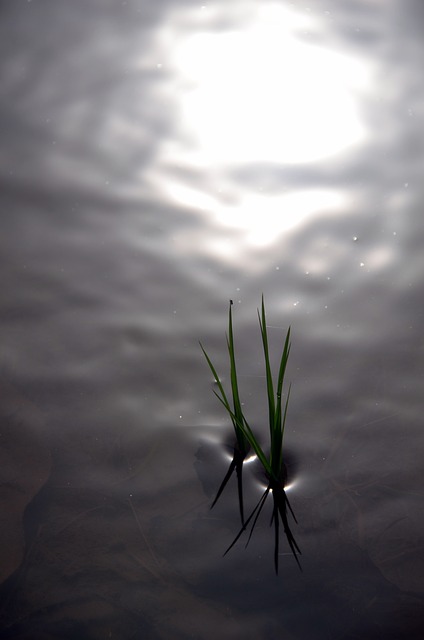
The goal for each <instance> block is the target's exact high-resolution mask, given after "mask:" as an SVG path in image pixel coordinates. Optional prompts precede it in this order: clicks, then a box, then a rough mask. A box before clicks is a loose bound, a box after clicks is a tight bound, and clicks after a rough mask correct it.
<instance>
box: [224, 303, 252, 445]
mask: <svg viewBox="0 0 424 640" xmlns="http://www.w3.org/2000/svg"><path fill="white" fill-rule="evenodd" d="M231 307H232V302H230V308H229V312H228V336H227V347H228V354H229V356H230V380H231V392H232V395H233V407H234V415H235V416H236V423H235V429H236V435H237V440H238V443H239V447H240V448H241V449H242V450H245V451H246V452H247V450H248V449H249V447H248V446H247V444H248V443H247V441H246V438H245V436H244V433H243V430H242V429H240V428H239V426H238V425H239V424H240V423H243V420H244V416H243V409H242V406H241V402H240V394H239V389H238V380H237V368H236V356H235V349H234V334H233V315H232V311H231Z"/></svg>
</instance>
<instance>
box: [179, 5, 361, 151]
mask: <svg viewBox="0 0 424 640" xmlns="http://www.w3.org/2000/svg"><path fill="white" fill-rule="evenodd" d="M298 15H299V14H296V13H294V12H293V11H289V10H287V9H286V8H283V7H281V6H280V5H278V4H274V3H267V2H264V3H263V4H262V5H261V6H260V7H259V8H258V11H257V12H256V13H255V16H254V19H252V22H251V23H248V24H245V25H243V26H242V27H241V28H240V30H237V31H236V30H234V31H230V32H226V31H223V32H219V31H207V30H205V31H203V32H199V31H197V32H195V33H193V34H192V35H190V36H188V37H186V38H182V39H181V41H180V42H179V43H178V44H176V46H175V51H174V53H173V61H174V64H175V70H176V73H177V74H178V75H179V76H180V78H181V93H180V107H181V113H182V116H183V120H182V124H183V125H184V127H185V129H186V131H187V135H188V136H190V137H191V141H192V145H193V150H194V148H197V153H198V156H199V158H202V159H205V158H206V159H207V160H208V161H209V162H225V163H228V162H240V161H241V162H255V161H271V162H272V161H274V162H275V161H276V162H291V163H298V162H310V161H315V160H318V159H320V158H325V157H328V156H331V155H334V154H336V153H338V152H340V151H342V150H343V149H345V148H347V147H349V146H351V145H353V144H357V143H359V142H360V141H362V140H363V139H364V137H365V133H366V132H365V127H364V125H363V124H362V122H361V119H360V116H359V114H358V112H357V109H356V104H355V99H354V95H353V93H354V91H355V90H356V89H357V88H358V87H360V86H363V85H364V83H366V81H367V77H368V74H367V73H366V71H367V70H366V68H364V67H363V66H362V65H361V64H360V62H358V61H357V60H355V59H353V58H349V57H347V56H346V55H342V54H341V53H340V52H334V51H331V50H327V49H324V48H322V47H321V46H316V45H314V44H309V43H307V42H305V39H304V38H303V39H299V37H297V36H296V29H298V24H297V23H298V20H299V18H298Z"/></svg>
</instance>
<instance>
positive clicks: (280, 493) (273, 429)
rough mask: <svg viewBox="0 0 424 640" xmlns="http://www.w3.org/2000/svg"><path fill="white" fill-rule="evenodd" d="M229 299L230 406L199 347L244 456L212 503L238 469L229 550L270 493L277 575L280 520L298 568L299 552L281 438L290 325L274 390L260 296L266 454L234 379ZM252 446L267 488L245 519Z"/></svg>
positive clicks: (220, 384)
mask: <svg viewBox="0 0 424 640" xmlns="http://www.w3.org/2000/svg"><path fill="white" fill-rule="evenodd" d="M231 306H232V302H231V301H230V309H229V329H228V336H227V347H228V352H229V357H230V379H231V391H232V399H233V405H232V406H231V405H230V403H229V401H228V398H227V395H226V393H225V391H224V388H223V385H222V383H221V380H220V378H219V376H218V374H217V372H216V370H215V368H214V366H213V364H212V362H211V360H210V358H209V356H208V355H207V353H206V351H205V349H204V348H203V346H202V345H201V347H202V350H203V353H204V354H205V357H206V360H207V362H208V364H209V367H210V369H211V371H212V373H213V376H214V378H215V381H216V383H217V385H218V389H219V392H220V395H219V394H218V393H217V392H215V395H216V396H217V397H218V399H219V400H220V402H221V403H222V404H223V405H224V407H225V409H226V410H227V412H228V414H229V416H230V418H231V421H232V423H233V426H234V430H235V433H236V436H237V443H240V454H241V453H242V452H243V454H244V455H243V457H242V458H241V467H240V468H237V466H236V465H237V464H240V461H238V462H236V461H235V460H236V458H235V457H234V458H233V461H232V463H231V465H233V468H232V466H231V465H230V468H229V470H228V473H227V475H226V477H225V478H224V481H223V483H222V485H221V487H220V490H219V491H218V495H217V497H216V498H215V501H214V504H215V502H216V500H217V499H218V497H219V495H220V494H221V492H222V490H223V489H224V487H225V485H226V483H227V482H228V480H229V478H230V477H231V475H232V473H233V471H234V469H237V475H238V478H239V501H240V512H241V518H242V527H241V529H240V531H239V533H238V534H237V536H236V537H235V539H234V540H233V542H232V543H231V545H230V546H229V547H228V549H227V551H226V552H225V554H226V553H228V551H229V550H230V549H231V548H232V547H233V546H234V545H235V543H236V542H237V541H238V539H239V538H240V537H241V535H242V534H243V532H244V531H245V530H246V529H247V527H248V525H249V524H250V523H251V522H252V525H251V529H250V534H249V537H248V540H247V543H246V546H247V545H248V544H249V541H250V538H251V537H252V533H253V530H254V528H255V526H256V523H257V521H258V518H259V516H260V514H261V511H262V509H263V507H264V505H265V502H266V500H267V498H268V495H269V494H270V493H271V494H272V498H273V510H272V519H271V524H272V523H273V524H274V532H275V536H274V539H275V543H274V566H275V571H276V573H277V574H278V557H279V539H280V536H279V534H280V532H279V527H280V520H281V522H282V524H283V528H284V533H285V535H286V538H287V541H288V543H289V546H290V549H291V551H292V553H293V556H294V558H295V560H296V562H297V564H298V566H299V568H301V567H300V563H299V558H298V554H300V553H301V551H300V549H299V547H298V545H297V543H296V540H295V539H294V536H293V533H292V531H291V529H290V525H289V521H288V514H289V512H290V514H291V516H292V517H293V519H294V521H295V522H297V521H296V518H295V516H294V513H293V510H292V508H291V506H290V503H289V500H288V498H287V495H286V492H285V489H284V487H285V476H286V470H285V465H284V461H283V437H284V429H285V424H286V417H287V409H288V404H289V399H290V387H289V390H288V393H287V395H286V398H285V401H284V404H283V399H282V398H283V384H284V378H285V374H286V368H287V362H288V358H289V354H290V328H289V329H288V331H287V335H286V339H285V342H284V347H283V352H282V355H281V359H280V366H279V371H278V379H277V387H276V390H275V392H274V382H273V378H272V371H271V364H270V357H269V344H268V332H267V326H266V315H265V303H264V297H263V296H262V306H261V311H259V309H258V317H259V326H260V331H261V337H262V345H263V351H264V358H265V378H266V390H267V398H268V418H269V436H270V449H269V454H268V455H266V454H265V452H264V450H263V448H262V447H261V445H260V443H259V441H258V439H257V437H256V435H255V434H254V432H253V431H252V429H251V427H250V426H249V424H248V422H247V420H246V417H245V416H244V413H243V410H242V406H241V402H240V395H239V391H238V382H237V370H236V360H235V350H234V336H233V323H232V312H231ZM250 447H251V448H252V449H253V450H254V452H255V454H256V456H257V457H258V459H259V461H260V463H261V465H262V467H263V469H264V471H265V474H266V477H267V487H266V489H265V491H264V493H263V494H262V496H261V498H260V500H259V502H258V503H257V505H256V506H255V508H254V509H253V511H252V512H251V514H250V515H249V517H248V518H247V520H246V521H245V520H244V517H243V497H242V496H243V494H242V468H243V461H244V459H245V457H246V454H247V451H248V450H249V448H250ZM225 554H224V555H225Z"/></svg>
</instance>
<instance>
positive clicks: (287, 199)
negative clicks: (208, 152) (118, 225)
mask: <svg viewBox="0 0 424 640" xmlns="http://www.w3.org/2000/svg"><path fill="white" fill-rule="evenodd" d="M164 191H165V192H166V193H168V195H169V196H170V197H171V198H172V199H173V200H174V201H175V202H178V203H179V204H182V205H185V206H188V207H190V208H194V209H197V210H201V211H202V212H203V213H204V214H207V217H208V218H209V220H212V221H213V222H214V223H216V224H218V225H219V226H220V227H227V228H229V229H234V230H238V231H241V232H244V235H245V241H246V242H247V243H248V244H249V245H251V246H252V245H253V246H258V247H259V246H264V245H268V244H270V243H273V242H275V241H277V240H279V238H280V236H281V235H282V234H284V233H285V232H287V231H290V230H291V229H294V228H298V227H299V226H301V225H302V224H304V223H306V222H308V220H310V218H312V217H313V216H314V215H316V214H317V213H319V214H322V215H326V216H328V215H331V214H333V215H334V214H337V213H338V212H339V211H340V210H341V209H342V207H343V206H344V205H345V199H346V198H345V197H344V196H343V194H342V192H340V191H336V190H330V189H328V190H325V189H307V190H300V191H290V192H289V193H287V194H283V195H270V196H267V195H264V194H261V193H258V194H256V193H251V192H248V191H247V192H241V193H239V194H237V197H236V196H234V200H235V202H233V203H231V204H228V203H226V202H225V201H222V200H221V199H220V197H219V193H218V194H216V195H215V196H211V195H209V194H207V193H204V192H203V191H201V190H200V189H195V188H194V187H189V186H187V185H183V184H181V183H175V182H171V181H169V182H167V183H166V184H165V185H164ZM177 237H178V234H177ZM186 239H187V241H188V238H187V236H186ZM191 241H192V240H190V241H189V242H191ZM221 242H222V241H221ZM224 244H225V245H226V243H225V242H224ZM188 249H189V247H186V250H188ZM215 249H217V247H215ZM219 253H220V254H223V253H226V247H225V248H223V247H221V250H220V251H219Z"/></svg>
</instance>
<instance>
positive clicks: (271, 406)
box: [258, 296, 275, 450]
mask: <svg viewBox="0 0 424 640" xmlns="http://www.w3.org/2000/svg"><path fill="white" fill-rule="evenodd" d="M258 317H259V326H260V329H261V336H262V345H263V350H264V356H265V376H266V389H267V397H268V414H269V430H270V437H271V450H272V441H273V438H274V419H275V403H274V384H273V382H272V373H271V364H270V360H269V347H268V332H267V328H266V317H265V302H264V297H263V296H262V308H261V313H259V309H258Z"/></svg>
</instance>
